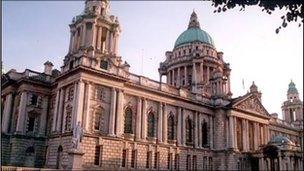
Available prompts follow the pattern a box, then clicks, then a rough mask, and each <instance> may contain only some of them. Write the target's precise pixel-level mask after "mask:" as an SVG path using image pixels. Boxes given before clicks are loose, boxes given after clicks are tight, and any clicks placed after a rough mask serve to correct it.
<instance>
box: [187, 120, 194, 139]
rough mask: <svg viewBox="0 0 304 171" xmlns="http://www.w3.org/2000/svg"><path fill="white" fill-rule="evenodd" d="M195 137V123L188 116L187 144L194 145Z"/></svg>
mask: <svg viewBox="0 0 304 171" xmlns="http://www.w3.org/2000/svg"><path fill="white" fill-rule="evenodd" d="M192 137H193V123H192V120H191V118H190V117H189V116H188V117H187V119H186V142H187V143H192Z"/></svg>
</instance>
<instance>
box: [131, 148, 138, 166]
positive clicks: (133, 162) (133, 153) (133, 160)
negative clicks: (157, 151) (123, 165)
mask: <svg viewBox="0 0 304 171" xmlns="http://www.w3.org/2000/svg"><path fill="white" fill-rule="evenodd" d="M136 158H137V156H136V150H132V154H131V168H135V167H136V166H135V165H136Z"/></svg>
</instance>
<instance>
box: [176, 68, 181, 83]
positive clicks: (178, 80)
mask: <svg viewBox="0 0 304 171" xmlns="http://www.w3.org/2000/svg"><path fill="white" fill-rule="evenodd" d="M180 77H181V76H180V67H178V68H177V84H176V85H177V87H179V86H180V85H181V79H180Z"/></svg>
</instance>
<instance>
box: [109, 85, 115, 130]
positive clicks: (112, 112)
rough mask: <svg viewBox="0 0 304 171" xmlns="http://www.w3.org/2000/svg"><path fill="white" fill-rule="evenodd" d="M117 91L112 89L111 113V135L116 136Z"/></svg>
mask: <svg viewBox="0 0 304 171" xmlns="http://www.w3.org/2000/svg"><path fill="white" fill-rule="evenodd" d="M116 96H117V95H116V90H115V88H113V87H112V90H111V113H110V119H109V135H110V136H114V135H115V119H116V118H115V113H116Z"/></svg>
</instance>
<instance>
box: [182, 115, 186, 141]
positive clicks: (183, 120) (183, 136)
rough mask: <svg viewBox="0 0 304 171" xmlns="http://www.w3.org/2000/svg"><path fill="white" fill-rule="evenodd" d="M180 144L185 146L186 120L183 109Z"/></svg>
mask: <svg viewBox="0 0 304 171" xmlns="http://www.w3.org/2000/svg"><path fill="white" fill-rule="evenodd" d="M181 113H182V143H183V146H185V145H186V120H185V109H182V111H181Z"/></svg>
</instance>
